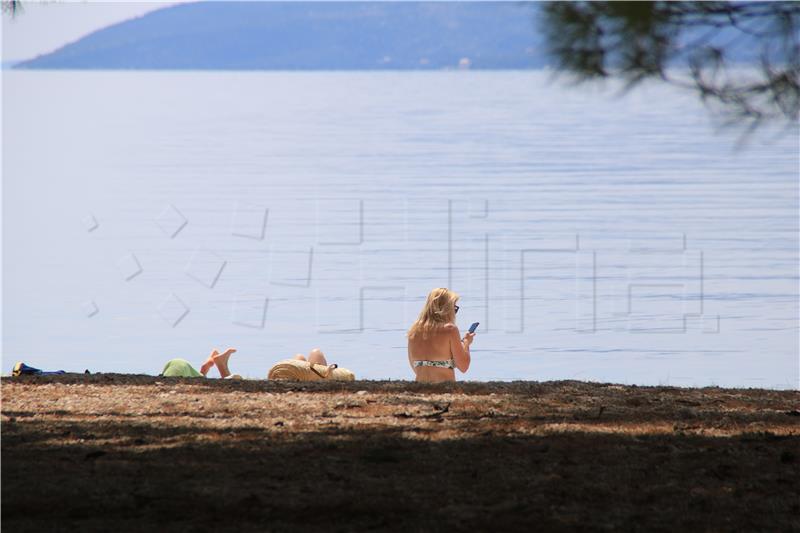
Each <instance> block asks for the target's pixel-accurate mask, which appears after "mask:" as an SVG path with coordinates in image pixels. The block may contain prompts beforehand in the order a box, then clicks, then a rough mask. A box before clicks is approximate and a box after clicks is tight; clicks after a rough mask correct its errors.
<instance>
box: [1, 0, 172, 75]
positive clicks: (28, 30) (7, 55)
mask: <svg viewBox="0 0 800 533" xmlns="http://www.w3.org/2000/svg"><path fill="white" fill-rule="evenodd" d="M182 1H183V2H185V1H188V0H182ZM182 1H180V0H179V1H173V2H156V1H146V0H141V1H138V2H130V1H94V0H85V1H77V0H71V1H64V0H59V1H41V0H39V1H35V0H22V9H23V10H22V12H21V13H19V14H18V15H17V16H16V17H14V18H11V16H10V15H9V14H3V38H2V43H3V53H2V57H3V61H13V60H20V59H29V58H32V57H35V56H37V55H39V54H45V53H47V52H51V51H53V50H55V49H57V48H60V47H61V46H63V45H65V44H67V43H70V42H72V41H76V40H78V39H80V38H81V37H83V36H84V35H86V34H88V33H91V32H93V31H94V30H98V29H100V28H103V27H105V26H108V25H111V24H114V23H117V22H121V21H123V20H125V19H129V18H133V17H137V16H140V15H143V14H145V13H147V12H148V11H153V10H154V9H160V8H162V7H165V6H169V5H173V4H179V3H182Z"/></svg>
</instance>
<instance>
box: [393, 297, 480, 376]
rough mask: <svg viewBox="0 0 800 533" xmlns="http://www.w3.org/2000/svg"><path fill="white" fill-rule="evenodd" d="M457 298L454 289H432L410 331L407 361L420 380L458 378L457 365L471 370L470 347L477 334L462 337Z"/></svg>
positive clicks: (463, 370)
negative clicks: (458, 323)
mask: <svg viewBox="0 0 800 533" xmlns="http://www.w3.org/2000/svg"><path fill="white" fill-rule="evenodd" d="M457 301H458V294H456V293H455V292H453V291H451V290H448V289H445V288H439V289H433V290H432V291H431V292H430V294H428V299H427V300H426V301H425V307H423V308H422V312H421V313H420V314H419V317H418V318H417V320H416V322H414V324H412V325H411V328H410V329H409V330H408V334H407V337H408V362H409V364H410V365H411V369H412V370H413V371H414V374H416V377H417V381H427V382H438V381H455V380H456V372H455V368H458V369H459V370H460V371H461V372H462V373H465V372H466V371H467V369H469V363H470V355H469V347H470V345H471V344H472V339H473V337H475V334H474V333H467V334H466V335H465V336H464V337H463V338H462V337H461V334H460V333H459V331H458V326H456V313H457V312H458V306H457V305H456V302H457Z"/></svg>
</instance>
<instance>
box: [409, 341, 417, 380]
mask: <svg viewBox="0 0 800 533" xmlns="http://www.w3.org/2000/svg"><path fill="white" fill-rule="evenodd" d="M408 364H409V365H410V366H411V370H412V371H413V372H414V376H416V375H417V367H415V366H414V360H413V359H411V346H409V347H408Z"/></svg>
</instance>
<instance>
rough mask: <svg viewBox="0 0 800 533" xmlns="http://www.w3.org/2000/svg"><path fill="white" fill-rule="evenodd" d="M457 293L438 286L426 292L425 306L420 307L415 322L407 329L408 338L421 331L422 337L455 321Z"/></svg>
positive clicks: (425, 337) (424, 337)
mask: <svg viewBox="0 0 800 533" xmlns="http://www.w3.org/2000/svg"><path fill="white" fill-rule="evenodd" d="M458 298H459V296H458V294H456V293H455V292H454V291H451V290H449V289H445V288H443V287H440V288H438V289H433V290H432V291H431V292H430V294H428V299H427V300H426V301H425V306H424V307H423V308H422V311H421V312H420V314H419V316H418V317H417V320H416V322H414V323H413V324H412V325H411V328H410V329H409V330H408V334H407V336H408V338H409V339H413V338H414V337H416V336H417V334H419V333H421V334H422V338H423V339H427V338H428V336H429V335H430V334H431V333H433V332H434V331H435V330H437V329H439V328H440V327H442V326H444V325H445V324H450V323H455V321H456V307H455V305H456V301H458Z"/></svg>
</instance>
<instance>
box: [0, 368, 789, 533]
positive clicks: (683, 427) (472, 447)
mask: <svg viewBox="0 0 800 533" xmlns="http://www.w3.org/2000/svg"><path fill="white" fill-rule="evenodd" d="M798 479H800V393H799V392H797V391H774V390H761V389H722V388H716V387H711V388H702V389H690V388H675V387H637V386H623V385H614V384H600V383H586V382H578V381H559V382H544V383H538V382H511V383H501V382H490V383H478V382H457V383H447V384H420V383H414V382H407V381H356V382H350V383H321V382H316V383H286V382H283V383H282V382H270V381H236V382H234V381H230V380H228V381H222V380H216V379H209V380H204V379H194V380H193V379H169V378H158V377H152V376H134V375H120V374H97V375H80V374H74V375H65V376H56V377H49V376H48V377H23V378H3V379H2V520H3V524H2V525H3V527H4V530H6V531H56V530H58V531H111V530H115V531H144V530H151V531H218V530H231V531H233V530H235V531H350V530H359V531H362V530H369V529H375V530H394V531H401V530H402V531H444V530H475V531H484V530H495V531H512V530H525V531H532V530H567V529H569V530H573V531H604V530H611V529H623V530H641V531H644V530H647V531H679V530H687V531H756V530H760V531H792V530H793V531H797V530H798V529H799V528H800V484H799V483H798Z"/></svg>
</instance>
